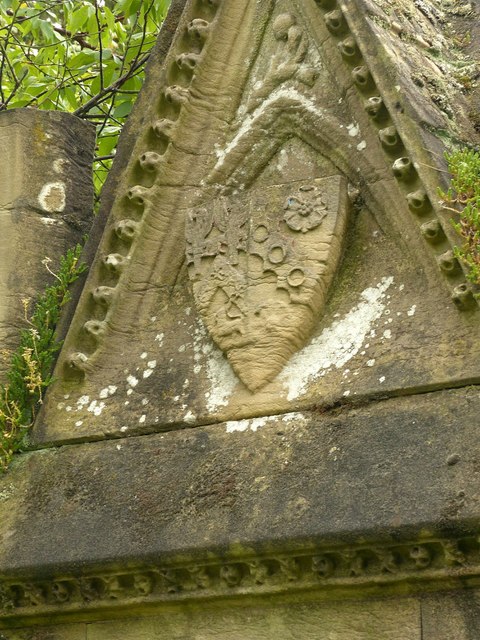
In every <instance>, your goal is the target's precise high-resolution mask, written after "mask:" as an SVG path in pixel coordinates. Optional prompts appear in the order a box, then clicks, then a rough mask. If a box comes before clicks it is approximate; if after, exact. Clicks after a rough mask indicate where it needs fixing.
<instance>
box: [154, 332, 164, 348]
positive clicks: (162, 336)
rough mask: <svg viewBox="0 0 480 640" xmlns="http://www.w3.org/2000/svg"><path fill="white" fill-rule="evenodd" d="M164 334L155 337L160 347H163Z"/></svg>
mask: <svg viewBox="0 0 480 640" xmlns="http://www.w3.org/2000/svg"><path fill="white" fill-rule="evenodd" d="M164 335H165V334H163V333H157V335H156V336H155V342H158V346H159V347H161V346H162V345H163V338H164Z"/></svg>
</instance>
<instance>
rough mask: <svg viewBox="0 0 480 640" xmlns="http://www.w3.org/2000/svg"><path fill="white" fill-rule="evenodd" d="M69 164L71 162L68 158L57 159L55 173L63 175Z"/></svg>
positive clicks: (54, 163) (54, 162)
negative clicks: (65, 167) (64, 168)
mask: <svg viewBox="0 0 480 640" xmlns="http://www.w3.org/2000/svg"><path fill="white" fill-rule="evenodd" d="M68 164H69V161H68V160H67V159H66V158H57V159H56V160H54V161H53V170H54V171H55V173H63V167H64V166H65V165H68Z"/></svg>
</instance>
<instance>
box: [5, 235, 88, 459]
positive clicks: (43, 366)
mask: <svg viewBox="0 0 480 640" xmlns="http://www.w3.org/2000/svg"><path fill="white" fill-rule="evenodd" d="M81 250H82V247H81V245H77V246H76V247H75V248H73V249H70V250H69V251H68V252H67V254H66V255H65V256H63V257H62V258H61V260H60V268H59V270H58V273H53V272H52V271H51V270H50V267H49V262H50V260H49V259H48V258H46V259H45V260H44V261H43V262H44V265H45V267H46V268H47V270H48V271H50V273H51V274H52V275H53V276H54V278H55V281H54V283H53V284H51V285H50V286H48V287H47V288H46V289H45V291H44V293H43V294H42V295H41V296H40V297H39V298H38V300H37V302H36V304H35V307H34V309H33V312H32V313H31V315H29V300H24V301H23V304H24V313H25V320H26V322H27V324H28V328H26V329H23V330H22V332H21V334H20V344H19V346H18V348H17V349H16V351H15V352H14V353H13V354H12V355H11V360H10V368H9V371H8V373H7V384H5V385H4V386H0V471H5V470H6V469H7V467H8V465H9V463H10V461H11V458H12V456H13V454H14V453H15V452H16V451H19V450H20V449H21V448H22V443H23V440H24V436H25V434H26V432H27V431H28V430H29V429H30V427H31V426H32V424H33V422H34V420H35V416H36V413H37V410H38V407H39V406H40V404H41V403H42V397H43V394H44V392H45V389H46V388H47V387H48V385H49V384H50V383H51V381H52V377H51V371H52V367H53V363H54V360H55V356H56V354H57V352H58V350H59V349H60V346H61V343H60V342H59V341H58V340H56V337H55V329H56V326H57V323H58V320H59V318H60V313H61V311H62V308H63V307H64V306H65V304H66V303H67V302H68V301H69V300H70V291H69V287H70V285H71V284H72V283H73V282H75V280H76V279H77V278H78V276H79V275H80V274H81V273H82V272H83V271H85V269H86V265H84V264H80V262H79V260H80V253H81Z"/></svg>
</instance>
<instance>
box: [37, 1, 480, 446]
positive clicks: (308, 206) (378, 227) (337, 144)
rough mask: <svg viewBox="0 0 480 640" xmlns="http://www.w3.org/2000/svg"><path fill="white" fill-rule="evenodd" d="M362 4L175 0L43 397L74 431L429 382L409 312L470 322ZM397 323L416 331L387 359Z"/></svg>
mask: <svg viewBox="0 0 480 640" xmlns="http://www.w3.org/2000/svg"><path fill="white" fill-rule="evenodd" d="M344 4H345V6H343V5H344ZM354 4H355V5H356V3H338V4H337V3H335V2H331V3H330V2H326V1H325V2H314V0H292V1H289V2H287V1H286V0H279V1H278V2H271V1H268V2H261V3H258V2H254V1H253V0H248V1H246V2H244V3H238V2H237V0H224V1H223V2H221V3H211V2H207V1H204V2H203V1H202V2H201V1H200V0H198V2H196V3H187V8H186V9H185V12H184V14H183V16H182V18H181V21H180V24H179V27H178V31H177V34H176V37H175V39H174V41H173V43H172V45H171V49H170V51H169V53H168V56H167V57H166V60H165V62H164V63H163V64H162V65H159V66H158V68H157V67H155V66H154V65H152V66H151V67H150V77H149V79H148V80H147V83H146V86H145V88H144V90H143V96H141V97H140V99H139V103H138V105H137V107H136V111H135V112H134V114H133V120H132V122H133V124H132V125H131V127H132V128H133V129H135V131H136V134H137V135H136V136H135V137H136V143H135V146H134V149H133V151H132V153H131V156H130V158H129V161H128V163H127V167H126V168H125V169H124V170H123V172H122V174H121V177H120V178H119V180H118V187H117V193H116V198H115V200H114V202H113V205H112V209H111V212H110V216H109V219H108V222H107V225H106V228H105V231H104V235H103V238H102V240H101V243H100V246H99V248H98V252H97V257H96V259H95V262H94V264H93V265H92V268H91V270H90V275H89V279H88V281H87V284H86V286H85V290H84V292H83V295H82V298H81V300H80V302H79V305H78V308H77V311H76V314H75V317H74V319H73V321H72V324H71V328H70V331H69V334H68V336H67V339H66V341H65V345H64V348H63V350H62V353H61V356H60V359H59V363H58V366H57V373H56V377H57V383H56V384H55V385H54V387H53V389H52V390H51V391H50V393H49V397H48V402H47V407H46V411H45V414H46V415H49V416H50V424H56V423H58V420H57V418H53V416H55V415H57V416H61V419H62V420H63V425H64V426H62V427H61V428H60V430H61V431H62V432H64V433H68V434H69V435H68V436H66V437H67V439H68V438H77V437H78V438H82V437H83V436H84V434H87V433H90V434H91V433H105V432H106V433H108V434H115V433H119V432H125V431H129V432H133V433H136V432H138V431H141V432H143V431H144V430H148V429H149V430H155V429H157V428H170V427H171V426H175V425H182V426H185V425H186V424H196V423H197V422H203V423H205V422H208V421H217V420H218V419H220V417H227V418H228V416H230V415H231V416H234V417H243V416H250V415H261V414H262V413H264V412H265V411H270V412H282V411H286V410H288V409H290V410H291V408H292V402H293V407H294V408H301V406H303V405H304V404H312V403H313V404H322V403H330V402H334V401H336V400H338V399H339V398H343V397H348V395H349V394H350V392H351V390H350V388H345V386H344V385H345V384H346V382H348V383H349V384H350V383H351V384H352V385H356V384H359V387H358V393H360V394H368V393H370V392H372V393H379V389H381V390H382V392H383V390H384V389H387V388H388V389H390V391H391V392H392V393H394V392H397V391H398V388H399V387H400V386H401V385H402V384H404V382H405V380H406V379H409V380H417V382H415V384H418V385H420V386H421V385H424V386H425V387H428V385H429V384H432V376H431V372H430V370H429V364H428V353H427V351H428V350H427V347H426V344H425V340H422V339H421V338H420V336H419V333H418V329H417V328H416V327H415V313H416V311H415V310H416V309H419V308H420V307H422V309H423V310H422V318H423V319H422V323H424V324H423V326H426V325H428V322H429V320H428V318H430V316H431V315H435V311H434V310H435V309H436V308H438V306H442V307H448V310H446V311H445V313H446V314H447V315H448V317H449V322H450V323H451V325H452V326H455V325H456V324H458V323H460V325H461V326H462V329H461V331H463V332H467V331H470V330H471V328H472V327H475V331H476V320H475V321H474V320H472V318H473V315H475V314H474V312H473V311H472V309H474V308H475V304H474V302H473V298H472V296H471V293H470V292H469V289H468V287H466V285H465V277H464V274H463V272H462V270H461V268H460V266H459V265H458V264H457V263H456V262H455V259H454V258H453V256H452V253H451V251H452V237H453V236H452V235H451V234H452V233H453V232H451V230H450V228H449V227H448V224H445V220H444V219H443V218H442V215H441V212H439V211H438V210H437V205H436V198H435V192H436V187H437V182H438V181H436V175H437V174H434V173H433V174H432V172H431V171H430V172H428V171H429V170H428V165H431V163H432V158H431V157H430V156H429V154H428V151H427V150H425V148H424V144H423V142H422V140H421V139H420V138H419V137H415V126H416V125H415V123H414V122H413V121H412V119H411V118H410V119H408V118H406V116H405V113H404V107H403V106H402V104H401V102H400V101H399V100H398V97H397V96H396V95H394V92H393V90H392V88H391V86H390V84H391V83H390V82H389V81H388V79H387V72H386V67H382V64H383V63H381V62H379V57H378V56H373V55H372V54H371V53H370V49H371V48H370V46H369V45H370V43H369V42H368V41H367V36H366V35H365V34H366V31H365V30H366V29H368V23H366V22H365V16H363V14H362V11H361V9H358V8H355V7H354V6H353V5H354ZM347 5H348V7H347ZM135 114H137V115H135ZM129 136H130V139H132V138H131V136H132V129H131V130H130V132H129ZM432 175H433V178H432ZM422 287H424V288H425V290H426V293H419V290H421V288H422ZM394 292H395V298H396V300H395V305H394V307H395V309H393V307H392V309H391V310H389V308H388V307H389V305H390V304H391V302H390V300H391V299H392V298H393V297H394ZM407 293H408V295H407ZM452 295H453V301H454V303H455V305H456V306H455V305H453V304H450V301H451V297H452ZM392 304H393V303H392ZM422 305H423V306H422ZM457 307H458V309H465V310H466V313H464V314H463V316H462V313H461V311H459V310H458V309H457ZM412 309H413V311H412ZM257 311H258V314H257ZM387 311H388V312H389V313H388V314H387V315H388V316H389V317H385V318H383V314H384V313H386V312H387ZM409 313H410V315H409ZM256 314H257V315H256ZM394 314H395V315H394ZM393 318H395V319H396V320H395V322H400V319H402V321H404V322H405V324H404V326H403V329H402V331H404V332H406V335H408V336H409V338H408V340H410V341H411V342H412V343H415V344H417V353H416V355H415V357H414V358H412V360H411V361H410V362H409V363H408V364H405V365H404V366H402V367H397V369H395V358H393V359H392V357H391V355H390V354H389V351H388V346H389V345H388V341H389V340H390V338H391V336H392V335H393V334H392V332H393V330H394V328H395V324H394V321H393ZM389 320H392V322H389ZM342 323H343V324H342ZM390 324H392V325H393V327H390ZM420 333H421V332H420ZM382 336H383V337H382ZM446 348H447V347H446ZM369 350H370V351H369ZM372 350H373V351H372ZM352 362H355V363H357V364H356V365H355V366H356V370H357V377H356V378H353V377H351V376H350V377H349V372H350V371H351V369H349V366H350V365H347V363H352ZM472 366H473V365H472ZM377 367H380V368H379V369H377ZM382 367H383V368H382ZM361 369H362V376H361V377H360V376H359V375H358V372H359V371H360V370H361ZM345 370H347V373H346V374H345ZM387 372H388V382H387V375H386V373H387ZM352 375H353V374H352ZM442 376H443V377H445V376H446V378H448V374H446V373H442ZM359 381H360V382H359ZM384 383H385V384H384ZM354 393H357V391H355V392H354ZM345 394H346V395H345ZM104 419H105V422H104ZM132 425H133V426H132ZM55 430H56V427H51V426H50V427H49V428H48V429H47V434H46V435H45V436H43V435H40V436H38V437H40V438H43V437H46V438H50V439H51V438H55V437H57V435H58V434H57V433H56V431H55ZM122 430H123V431H122ZM39 433H40V432H39Z"/></svg>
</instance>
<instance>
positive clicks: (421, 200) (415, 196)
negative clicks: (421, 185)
mask: <svg viewBox="0 0 480 640" xmlns="http://www.w3.org/2000/svg"><path fill="white" fill-rule="evenodd" d="M407 202H408V206H409V207H410V210H411V211H413V212H414V213H416V214H417V215H421V214H422V213H426V212H427V211H429V210H430V209H431V207H432V205H431V203H430V200H429V198H428V195H427V194H426V192H425V191H424V190H423V189H418V191H412V192H411V193H409V194H408V195H407Z"/></svg>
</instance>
